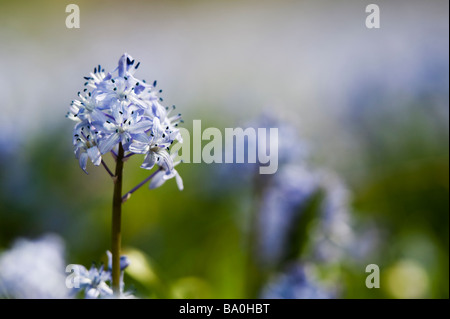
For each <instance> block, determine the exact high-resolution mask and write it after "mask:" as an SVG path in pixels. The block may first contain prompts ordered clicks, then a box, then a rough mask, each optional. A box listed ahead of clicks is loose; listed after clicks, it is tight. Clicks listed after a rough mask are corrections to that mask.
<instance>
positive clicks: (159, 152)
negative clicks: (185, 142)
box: [66, 53, 183, 190]
mask: <svg viewBox="0 0 450 319" xmlns="http://www.w3.org/2000/svg"><path fill="white" fill-rule="evenodd" d="M139 65H140V63H136V61H135V60H134V59H133V58H132V57H131V56H130V55H128V54H126V53H125V54H124V55H122V57H121V58H120V59H119V63H118V66H117V67H116V68H115V69H114V70H113V71H112V72H108V73H105V70H104V69H103V68H102V67H101V66H100V65H99V66H98V67H96V68H94V72H92V73H90V75H89V76H87V77H85V80H86V82H85V83H84V85H85V89H84V90H83V92H78V99H77V100H74V101H72V103H71V105H70V110H69V112H68V113H67V115H66V116H67V117H68V118H69V119H71V120H73V121H75V122H77V123H76V125H75V128H74V133H73V146H74V152H75V156H76V158H77V159H78V160H79V162H80V167H81V168H82V169H83V170H84V171H85V172H86V165H87V161H88V159H90V160H91V161H92V163H93V164H94V165H97V166H98V165H100V164H101V163H102V156H103V155H104V154H106V153H109V152H111V153H112V154H113V155H114V154H117V152H118V149H119V147H122V148H123V150H124V154H125V157H128V156H131V155H133V154H144V155H145V159H144V162H143V164H142V165H141V167H142V168H144V169H148V170H150V169H152V168H153V167H154V166H155V165H157V166H158V167H159V171H158V173H157V174H156V175H155V177H154V178H153V180H152V183H151V185H150V187H158V186H160V185H161V184H163V183H164V182H165V181H166V180H168V179H170V178H172V177H176V181H177V184H178V187H179V188H180V190H181V189H182V188H183V183H182V180H181V178H180V176H179V175H178V172H177V171H176V169H175V168H174V167H175V165H176V164H178V163H174V157H176V154H170V152H169V151H170V146H171V145H172V144H173V143H174V142H175V141H177V142H180V143H181V142H182V138H181V134H180V131H179V130H178V128H177V126H178V124H179V123H180V122H181V121H182V120H181V114H173V112H174V110H175V106H173V107H172V108H168V107H164V106H163V105H162V104H161V102H162V98H160V97H158V95H157V94H158V93H161V92H162V91H161V90H159V91H158V90H157V89H156V85H157V83H156V81H154V82H153V83H152V84H147V83H146V81H145V80H139V79H137V78H136V77H135V76H134V73H135V72H136V70H137V69H138V67H139Z"/></svg>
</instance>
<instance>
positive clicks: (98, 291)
mask: <svg viewBox="0 0 450 319" xmlns="http://www.w3.org/2000/svg"><path fill="white" fill-rule="evenodd" d="M106 254H107V255H108V268H107V269H105V268H104V266H103V265H101V266H100V267H98V268H97V267H96V265H95V264H93V265H92V266H91V268H90V269H89V270H88V269H86V267H84V266H82V265H72V269H73V273H74V275H75V276H74V277H73V279H72V280H73V284H74V286H75V288H76V289H77V291H80V290H81V291H83V292H84V297H85V298H86V299H97V298H113V297H114V294H113V290H112V288H111V287H110V283H111V281H112V277H111V271H112V254H111V252H109V251H107V252H106ZM129 264H130V261H129V259H128V258H127V257H126V256H120V271H121V273H120V298H134V296H133V295H132V294H131V293H130V292H125V291H124V288H125V284H124V281H123V277H124V270H125V268H127V267H128V265H129ZM75 284H76V285H75ZM77 286H78V287H77Z"/></svg>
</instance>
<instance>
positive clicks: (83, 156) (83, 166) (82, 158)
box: [79, 153, 88, 174]
mask: <svg viewBox="0 0 450 319" xmlns="http://www.w3.org/2000/svg"><path fill="white" fill-rule="evenodd" d="M87 159H88V155H87V153H81V155H80V159H79V161H80V167H81V169H82V170H83V171H84V172H85V173H86V174H87V173H88V172H87V171H86V164H87Z"/></svg>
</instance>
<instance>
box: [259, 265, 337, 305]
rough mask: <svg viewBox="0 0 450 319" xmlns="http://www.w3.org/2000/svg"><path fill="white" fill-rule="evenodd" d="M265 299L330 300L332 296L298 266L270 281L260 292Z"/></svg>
mask: <svg viewBox="0 0 450 319" xmlns="http://www.w3.org/2000/svg"><path fill="white" fill-rule="evenodd" d="M261 295H262V298H265V299H330V298H334V294H333V293H332V292H330V291H328V290H327V289H325V288H323V287H321V286H320V284H318V283H316V282H314V281H313V280H311V279H310V278H308V276H307V275H306V272H305V269H304V268H303V267H302V266H300V265H295V266H291V267H290V269H288V270H287V271H286V272H285V273H283V274H281V275H278V276H277V277H276V278H274V279H273V280H272V281H270V282H269V283H268V284H267V285H266V287H264V289H263V291H262V294H261Z"/></svg>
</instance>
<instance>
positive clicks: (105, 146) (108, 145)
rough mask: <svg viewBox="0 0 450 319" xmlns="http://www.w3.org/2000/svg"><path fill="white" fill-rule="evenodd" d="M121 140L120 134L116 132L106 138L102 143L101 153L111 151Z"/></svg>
mask: <svg viewBox="0 0 450 319" xmlns="http://www.w3.org/2000/svg"><path fill="white" fill-rule="evenodd" d="M119 141H120V134H118V133H114V134H111V135H110V136H109V137H108V138H107V139H106V140H104V141H103V142H102V143H100V147H99V149H100V153H101V154H106V153H108V152H109V151H111V150H112V149H113V147H114V146H116V144H117V143H119Z"/></svg>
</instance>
